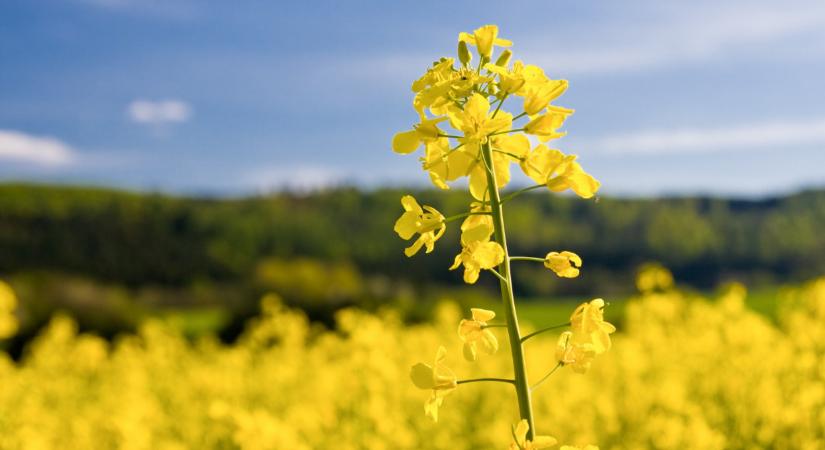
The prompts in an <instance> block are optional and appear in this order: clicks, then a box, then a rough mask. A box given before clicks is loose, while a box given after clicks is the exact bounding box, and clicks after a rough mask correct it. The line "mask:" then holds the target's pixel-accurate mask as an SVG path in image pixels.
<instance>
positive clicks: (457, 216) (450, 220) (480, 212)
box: [444, 211, 490, 223]
mask: <svg viewBox="0 0 825 450" xmlns="http://www.w3.org/2000/svg"><path fill="white" fill-rule="evenodd" d="M489 215H490V213H488V212H486V211H472V212H465V213H461V214H456V215H454V216H450V217H447V218H445V219H444V223H450V222H452V221H454V220H458V219H463V218H465V217H467V216H489Z"/></svg>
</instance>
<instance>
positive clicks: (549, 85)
mask: <svg viewBox="0 0 825 450" xmlns="http://www.w3.org/2000/svg"><path fill="white" fill-rule="evenodd" d="M567 86H568V82H567V80H548V81H547V82H546V83H544V84H542V85H539V86H536V87H533V88H531V89H528V90H527V91H526V92H525V94H524V112H525V113H527V115H528V116H530V117H533V116H534V115H536V114H538V113H539V112H541V111H542V110H543V109H544V108H546V107H547V106H548V105H549V104H550V102H552V101H553V100H555V99H557V98H559V97H560V96H561V95H562V94H564V91H566V90H567Z"/></svg>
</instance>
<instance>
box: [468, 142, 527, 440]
mask: <svg viewBox="0 0 825 450" xmlns="http://www.w3.org/2000/svg"><path fill="white" fill-rule="evenodd" d="M481 154H482V156H483V158H484V160H485V161H487V162H490V163H492V161H493V150H492V147H491V146H490V143H489V141H488V142H487V143H485V144H483V145H482V146H481ZM487 167H488V168H489V169H488V170H487V187H488V188H489V189H488V190H489V196H490V212H491V213H492V215H493V226H494V228H495V239H496V242H497V243H498V244H499V245H500V246H501V248H502V249H503V250H504V261H502V263H501V265H499V272H500V274H501V280H500V283H499V286H500V288H501V301H502V303H504V316H505V321H506V322H507V335H508V338H509V342H510V354H511V355H512V358H513V374H514V380H513V382H514V384H515V386H516V397H517V399H518V407H519V414H520V416H521V418H522V419H524V420H526V421H527V424H528V425H529V426H530V428H529V429H528V431H527V439H530V440H533V436H535V434H536V423H535V421H534V420H533V404H532V401H531V399H530V384H529V383H528V381H527V365H526V363H525V358H524V348H523V347H522V345H521V333H520V332H519V325H518V315H517V314H516V301H515V298H514V297H513V283H512V282H511V279H510V258H509V255H508V252H507V236H506V234H505V230H504V210H503V209H502V207H501V197H500V193H499V190H498V184H496V174H495V168H494V167H493V165H492V164H487Z"/></svg>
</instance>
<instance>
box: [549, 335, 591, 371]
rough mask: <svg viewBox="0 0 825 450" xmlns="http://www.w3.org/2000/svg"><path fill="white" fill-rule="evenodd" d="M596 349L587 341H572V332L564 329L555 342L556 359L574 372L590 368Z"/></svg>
mask: <svg viewBox="0 0 825 450" xmlns="http://www.w3.org/2000/svg"><path fill="white" fill-rule="evenodd" d="M595 357H596V350H595V348H594V347H593V344H591V343H589V342H585V343H576V342H573V333H572V332H570V331H565V332H564V333H562V334H561V335H560V336H559V340H558V343H557V344H556V361H558V362H559V363H561V364H562V365H563V366H570V367H571V368H572V369H573V371H574V372H576V373H585V372H587V370H588V369H589V368H590V365H591V363H592V362H593V359H594V358H595Z"/></svg>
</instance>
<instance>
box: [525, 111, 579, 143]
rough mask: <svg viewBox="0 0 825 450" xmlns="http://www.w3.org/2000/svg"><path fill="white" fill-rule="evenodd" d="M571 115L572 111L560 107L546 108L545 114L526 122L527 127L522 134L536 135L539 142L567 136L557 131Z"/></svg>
mask: <svg viewBox="0 0 825 450" xmlns="http://www.w3.org/2000/svg"><path fill="white" fill-rule="evenodd" d="M571 114H573V110H572V109H567V108H562V107H561V106H552V105H551V106H548V107H547V112H546V113H544V114H541V115H539V116H536V118H534V119H533V120H531V121H530V122H527V125H525V126H524V132H525V133H527V134H533V135H536V137H538V138H539V140H540V141H541V142H547V141H549V140H551V139H558V138H560V137H563V136H564V135H566V134H567V133H564V132H559V131H558V129H559V128H561V126H562V125H564V121H565V120H566V119H567V117H569V116H570V115H571Z"/></svg>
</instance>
